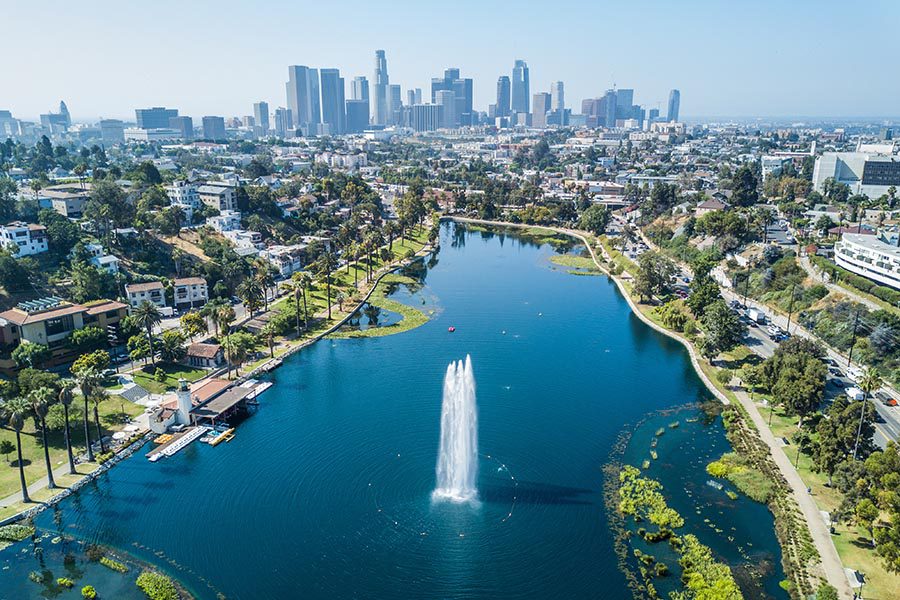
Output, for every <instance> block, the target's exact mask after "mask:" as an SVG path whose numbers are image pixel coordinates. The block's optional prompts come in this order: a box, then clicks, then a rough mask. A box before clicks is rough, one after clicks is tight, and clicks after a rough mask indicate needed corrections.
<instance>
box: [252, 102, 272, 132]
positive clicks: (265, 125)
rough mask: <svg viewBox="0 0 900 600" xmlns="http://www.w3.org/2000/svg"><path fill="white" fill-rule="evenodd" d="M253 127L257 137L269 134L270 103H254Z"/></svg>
mask: <svg viewBox="0 0 900 600" xmlns="http://www.w3.org/2000/svg"><path fill="white" fill-rule="evenodd" d="M253 127H254V132H255V133H256V136H257V137H265V136H267V135H268V134H269V103H268V102H262V101H260V102H254V103H253Z"/></svg>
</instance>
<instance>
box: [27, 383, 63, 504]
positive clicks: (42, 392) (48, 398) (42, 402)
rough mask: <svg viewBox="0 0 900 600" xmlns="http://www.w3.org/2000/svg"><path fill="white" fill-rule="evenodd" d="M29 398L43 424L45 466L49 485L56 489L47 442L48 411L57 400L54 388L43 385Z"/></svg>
mask: <svg viewBox="0 0 900 600" xmlns="http://www.w3.org/2000/svg"><path fill="white" fill-rule="evenodd" d="M28 400H29V402H31V410H32V412H33V413H34V415H35V416H36V417H37V419H38V421H39V422H40V425H41V446H43V448H44V466H46V467H47V487H48V488H49V489H51V490H54V489H56V481H54V480H53V465H52V464H51V463H50V446H49V445H48V444H47V411H48V410H50V404H51V403H52V402H53V401H54V400H56V395H55V394H54V392H53V390H52V389H50V388H48V387H41V388H38V389H36V390H32V391H31V393H29V394H28Z"/></svg>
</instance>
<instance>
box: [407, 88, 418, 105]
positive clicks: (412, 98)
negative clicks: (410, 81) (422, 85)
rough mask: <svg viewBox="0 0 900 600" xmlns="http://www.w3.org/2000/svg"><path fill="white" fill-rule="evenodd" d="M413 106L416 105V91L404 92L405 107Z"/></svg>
mask: <svg viewBox="0 0 900 600" xmlns="http://www.w3.org/2000/svg"><path fill="white" fill-rule="evenodd" d="M413 104H418V102H416V90H406V105H407V106H412V105H413Z"/></svg>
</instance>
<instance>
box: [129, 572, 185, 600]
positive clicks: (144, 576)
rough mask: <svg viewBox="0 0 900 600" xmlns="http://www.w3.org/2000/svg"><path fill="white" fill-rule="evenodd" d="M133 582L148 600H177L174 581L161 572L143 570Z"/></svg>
mask: <svg viewBox="0 0 900 600" xmlns="http://www.w3.org/2000/svg"><path fill="white" fill-rule="evenodd" d="M135 583H136V585H137V586H138V587H139V588H141V591H143V592H144V593H145V594H146V595H147V597H148V598H149V599H150V600H178V589H177V588H176V587H175V583H174V582H173V581H172V580H171V579H170V578H169V577H166V576H165V575H163V574H161V573H156V572H155V571H144V572H143V573H141V574H140V575H139V576H138V578H137V581H136V582H135Z"/></svg>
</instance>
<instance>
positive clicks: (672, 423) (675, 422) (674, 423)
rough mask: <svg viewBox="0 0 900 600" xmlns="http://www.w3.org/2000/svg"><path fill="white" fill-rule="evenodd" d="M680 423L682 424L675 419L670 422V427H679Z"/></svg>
mask: <svg viewBox="0 0 900 600" xmlns="http://www.w3.org/2000/svg"><path fill="white" fill-rule="evenodd" d="M679 425H681V423H680V422H678V421H673V422H671V423H669V429H677V428H678V426H679Z"/></svg>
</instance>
